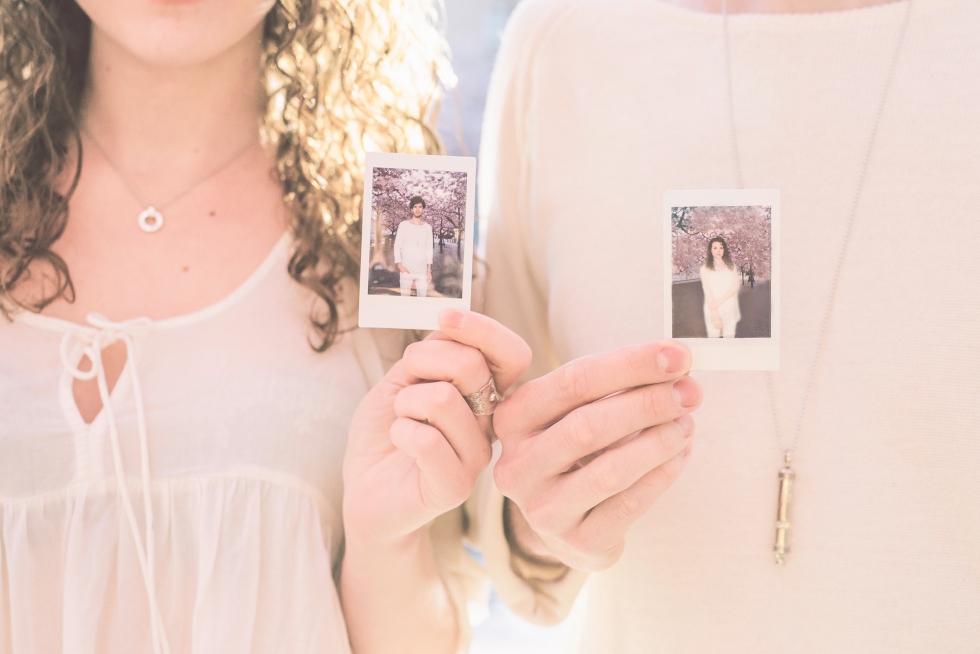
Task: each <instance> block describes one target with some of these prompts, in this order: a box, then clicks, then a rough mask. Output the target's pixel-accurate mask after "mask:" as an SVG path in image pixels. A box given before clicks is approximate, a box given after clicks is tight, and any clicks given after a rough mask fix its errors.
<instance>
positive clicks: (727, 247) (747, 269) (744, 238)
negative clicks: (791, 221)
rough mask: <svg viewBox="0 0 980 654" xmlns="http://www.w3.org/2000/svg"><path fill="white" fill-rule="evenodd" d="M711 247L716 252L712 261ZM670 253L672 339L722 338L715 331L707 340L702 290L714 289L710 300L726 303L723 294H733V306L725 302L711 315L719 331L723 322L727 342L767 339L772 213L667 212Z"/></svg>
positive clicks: (722, 209) (753, 209)
mask: <svg viewBox="0 0 980 654" xmlns="http://www.w3.org/2000/svg"><path fill="white" fill-rule="evenodd" d="M712 245H714V247H715V249H717V250H718V251H717V252H716V253H715V254H714V255H712V254H711V248H712ZM671 253H672V255H671V256H672V262H671V263H672V275H671V281H672V284H671V316H672V325H671V326H672V330H673V332H672V333H673V336H674V338H708V337H709V336H715V337H717V336H719V335H721V332H720V331H716V332H714V333H713V334H709V331H710V329H709V325H707V324H706V322H707V321H708V310H709V309H708V308H707V307H706V306H705V291H704V288H705V285H708V287H711V286H712V285H714V287H716V290H715V291H713V293H714V297H715V298H721V297H731V296H729V295H727V294H728V293H731V292H735V291H734V289H735V287H736V286H737V288H738V290H737V295H736V296H735V300H732V299H729V300H726V301H724V302H723V303H722V304H721V305H720V308H718V309H717V313H715V314H712V315H715V320H719V322H718V323H716V324H718V325H719V326H718V328H717V329H718V330H721V329H722V327H721V326H720V325H721V324H722V322H724V323H725V325H726V326H725V327H724V334H725V335H726V336H728V337H731V336H734V337H735V338H770V337H771V336H772V293H771V284H770V278H771V267H772V209H771V207H768V206H687V207H672V208H671ZM723 255H724V260H722V258H721V257H722V256H723ZM709 259H711V261H710V262H709V261H708V260H709ZM709 263H710V265H708V264H709ZM729 271H730V272H729ZM722 273H724V274H722ZM729 280H730V281H729ZM733 285H735V286H733ZM726 307H727V309H726ZM725 311H728V313H727V314H726V313H725ZM718 314H721V318H719V317H718ZM726 315H727V316H728V317H725V316H726ZM729 330H731V331H729Z"/></svg>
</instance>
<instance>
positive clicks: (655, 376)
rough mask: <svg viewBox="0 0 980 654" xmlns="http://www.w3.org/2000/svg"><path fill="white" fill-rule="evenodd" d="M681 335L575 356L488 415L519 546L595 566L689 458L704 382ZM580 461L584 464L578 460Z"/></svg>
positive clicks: (603, 563) (610, 556) (618, 547)
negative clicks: (691, 372) (694, 373)
mask: <svg viewBox="0 0 980 654" xmlns="http://www.w3.org/2000/svg"><path fill="white" fill-rule="evenodd" d="M690 365H691V355H690V352H689V351H688V349H687V348H686V347H684V346H683V345H681V344H680V343H674V342H665V343H649V344H645V345H638V346H632V347H625V348H621V349H619V350H614V351H612V352H608V353H604V354H599V355H595V356H590V357H585V358H582V359H576V360H575V361H572V362H570V363H568V364H566V365H564V366H562V367H561V368H559V369H558V370H555V371H554V372H552V373H550V374H548V375H545V376H544V377H541V378H539V379H536V380H534V381H531V382H528V383H526V384H524V385H523V386H521V387H520V388H518V389H517V391H515V392H514V394H513V395H512V396H511V397H510V398H508V399H507V400H506V401H505V402H503V403H502V404H501V405H500V407H499V408H498V409H497V412H496V414H494V429H495V430H496V433H497V436H498V437H499V438H500V442H501V444H502V446H503V452H502V454H501V457H500V459H499V461H498V462H497V464H496V466H495V467H494V479H495V480H496V482H497V487H498V488H499V489H500V491H501V492H502V493H503V494H504V495H505V496H506V497H508V498H509V499H510V500H511V502H512V503H514V504H516V505H517V507H518V508H519V511H512V512H511V514H510V515H509V516H508V517H509V518H510V521H511V524H512V533H513V534H514V536H515V537H516V538H517V540H518V542H519V543H520V545H521V547H522V549H524V551H525V553H526V554H530V555H531V556H533V557H534V558H536V559H544V560H548V559H550V558H554V559H557V560H559V561H561V562H562V563H565V564H566V565H568V566H570V567H572V568H576V569H580V570H601V569H603V568H606V567H608V566H610V565H612V564H613V563H614V562H615V561H616V560H617V559H618V558H619V555H620V553H621V552H622V549H623V545H624V537H625V534H626V530H627V529H628V527H629V526H630V525H631V524H632V523H633V521H634V520H636V519H637V518H639V517H640V516H641V515H642V514H643V513H644V512H645V511H646V510H647V509H648V508H649V507H650V505H651V504H653V502H654V501H655V500H656V499H657V498H658V497H659V496H660V495H661V494H662V493H663V492H664V491H665V490H666V489H667V488H668V487H669V486H670V485H671V484H672V483H673V482H674V480H675V479H676V478H677V476H678V475H679V474H680V473H681V471H682V470H683V469H684V467H685V466H686V465H687V460H688V457H689V456H690V452H691V439H692V436H693V434H694V421H693V420H692V419H691V418H690V417H689V416H688V415H687V414H688V413H690V412H691V411H693V410H694V409H696V408H697V407H698V406H699V405H700V404H701V387H700V386H699V385H698V383H697V382H696V381H694V380H693V379H691V378H690V377H688V376H687V370H688V368H689V367H690ZM583 464H584V465H583Z"/></svg>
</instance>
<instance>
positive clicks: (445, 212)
mask: <svg viewBox="0 0 980 654" xmlns="http://www.w3.org/2000/svg"><path fill="white" fill-rule="evenodd" d="M466 181H467V180H466V173H465V172H458V171H447V170H418V169H411V168H375V169H374V175H373V181H372V189H371V190H372V198H371V216H372V226H371V231H370V234H369V238H370V239H371V241H370V243H371V261H370V272H369V275H368V294H370V295H395V296H397V295H401V287H400V283H399V280H400V273H399V269H398V264H397V263H396V262H395V258H396V257H395V253H394V246H395V238H396V235H397V233H398V227H399V225H400V224H401V223H403V222H405V221H410V220H412V218H413V214H412V210H411V208H410V206H409V203H410V202H411V201H412V199H413V198H422V200H423V201H424V203H425V206H424V209H423V212H422V214H421V216H419V220H421V221H422V223H424V224H427V225H429V226H430V227H431V228H432V238H433V245H432V283H431V284H429V285H428V288H427V290H426V293H425V296H426V297H443V298H461V297H463V255H464V253H465V247H466V231H465V230H466ZM410 295H411V296H413V297H414V296H416V295H417V290H416V287H415V286H413V287H412V288H411V291H410Z"/></svg>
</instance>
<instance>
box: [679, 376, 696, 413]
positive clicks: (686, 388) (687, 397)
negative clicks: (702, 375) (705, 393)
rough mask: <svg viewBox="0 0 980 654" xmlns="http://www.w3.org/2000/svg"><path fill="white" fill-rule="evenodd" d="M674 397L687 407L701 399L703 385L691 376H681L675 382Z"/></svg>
mask: <svg viewBox="0 0 980 654" xmlns="http://www.w3.org/2000/svg"><path fill="white" fill-rule="evenodd" d="M673 390H674V399H675V400H677V403H678V404H680V405H681V406H682V407H684V408H685V409H689V408H691V407H692V406H695V405H696V404H697V403H698V402H700V401H701V386H700V385H698V383H697V382H696V381H694V380H693V379H691V378H690V377H681V378H680V379H678V380H677V381H675V382H674V388H673Z"/></svg>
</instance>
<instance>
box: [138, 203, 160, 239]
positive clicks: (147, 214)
mask: <svg viewBox="0 0 980 654" xmlns="http://www.w3.org/2000/svg"><path fill="white" fill-rule="evenodd" d="M136 222H137V223H138V224H139V226H140V229H142V230H143V231H144V232H146V233H147V234H152V233H153V232H156V231H159V229H160V228H161V227H163V214H162V213H160V212H159V211H157V210H156V207H147V208H146V209H144V210H143V212H142V213H141V214H140V217H139V218H137V219H136Z"/></svg>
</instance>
